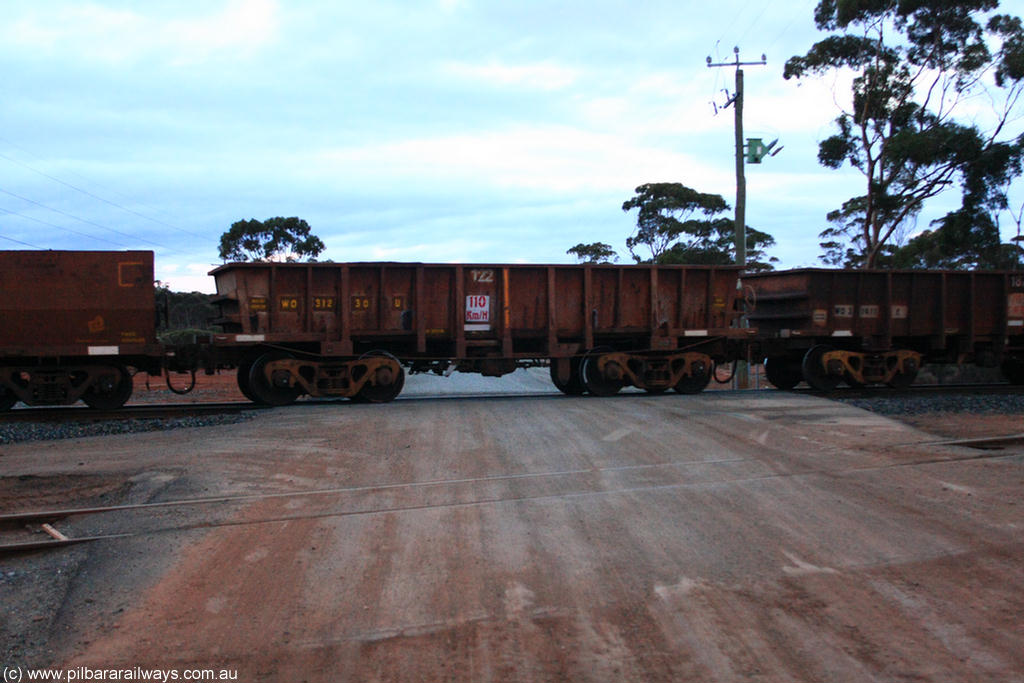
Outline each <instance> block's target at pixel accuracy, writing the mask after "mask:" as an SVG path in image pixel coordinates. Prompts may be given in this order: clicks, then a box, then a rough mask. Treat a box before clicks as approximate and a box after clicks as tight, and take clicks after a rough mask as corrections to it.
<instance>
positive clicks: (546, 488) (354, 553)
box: [0, 392, 1024, 682]
mask: <svg viewBox="0 0 1024 683" xmlns="http://www.w3.org/2000/svg"><path fill="white" fill-rule="evenodd" d="M937 440H938V439H937V438H936V437H930V436H929V435H927V434H925V433H923V432H920V431H917V430H914V429H911V428H909V427H906V426H903V425H900V424H897V423H895V422H891V421H889V420H886V419H884V418H880V417H876V416H873V415H869V414H867V413H864V412H861V411H859V410H856V409H853V408H849V407H844V406H842V405H838V404H835V403H832V402H828V401H825V400H822V399H815V398H810V397H802V396H793V395H785V394H781V393H779V392H772V393H765V394H756V395H744V394H705V395H701V396H688V397H684V396H665V397H651V398H648V397H642V396H630V397H621V398H613V399H602V400H599V399H588V398H578V399H576V398H568V397H535V398H490V399H487V400H460V399H449V400H443V401H424V400H409V401H400V402H395V403H393V404H390V405H386V406H361V405H348V404H338V405H331V404H328V405H316V406H296V407H293V408H290V409H280V410H274V411H268V412H265V413H261V414H260V415H259V416H257V417H256V418H255V419H254V420H253V421H250V422H247V423H244V424H240V425H231V426H224V427H211V428H205V429H199V430H182V431H178V432H172V433H157V434H153V435H147V436H146V437H145V438H144V439H141V438H138V437H133V436H130V435H129V436H124V437H116V436H115V437H104V438H96V439H83V440H79V441H75V442H61V443H51V444H18V445H14V446H8V447H3V449H2V459H0V467H2V468H3V469H4V471H5V473H6V474H7V476H9V477H10V476H21V477H23V478H25V479H23V482H29V484H32V483H33V482H34V484H33V485H35V484H38V486H39V487H43V486H44V485H46V483H47V482H50V484H51V487H52V486H58V487H60V486H63V487H65V488H66V489H68V490H71V489H74V488H75V487H76V486H77V487H78V488H79V493H80V495H82V496H85V495H86V494H85V493H82V491H87V493H88V495H89V496H93V498H90V499H89V500H90V501H93V502H94V501H95V500H96V499H97V498H96V497H97V496H102V495H104V494H102V493H100V491H104V490H105V491H107V494H109V495H108V498H116V499H118V500H124V501H133V502H139V501H143V500H145V501H160V500H178V499H183V498H196V497H208V496H221V495H238V494H254V493H264V494H277V493H295V494H302V495H294V496H279V497H266V498H254V499H245V500H239V501H235V502H231V503H222V504H217V505H201V506H195V507H187V508H172V509H165V510H153V511H149V512H145V513H142V514H136V515H118V516H113V517H111V516H108V517H104V518H92V517H84V518H81V519H74V520H68V521H67V523H66V525H65V527H64V528H65V529H66V533H69V535H72V536H74V535H82V534H85V533H95V532H98V531H106V532H110V531H130V532H132V533H138V534H139V535H135V536H132V537H129V538H126V539H119V540H111V541H105V542H100V543H94V544H90V545H89V546H87V547H79V548H77V549H73V550H67V551H58V552H54V553H50V554H46V555H34V556H28V557H21V558H7V559H5V560H2V561H0V562H2V563H3V564H2V565H0V569H3V571H7V572H13V573H14V575H15V577H16V578H15V579H11V580H9V581H8V582H7V584H5V585H4V586H0V587H2V588H6V589H7V592H8V595H7V596H6V597H9V598H10V599H11V600H12V602H11V603H10V604H13V605H15V608H14V609H13V611H12V613H13V614H15V615H18V614H20V615H21V616H20V617H18V618H20V619H21V620H22V621H25V620H26V619H27V618H28V617H26V616H25V614H24V613H23V612H24V611H25V610H28V609H29V608H30V607H31V605H28V604H27V603H25V602H24V601H25V600H27V599H28V598H26V597H24V596H26V595H35V594H36V593H38V592H39V591H40V590H41V588H40V584H42V583H45V582H46V581H48V580H49V581H52V582H53V584H54V586H55V587H53V588H52V590H54V591H56V592H55V593H54V594H53V595H52V596H49V597H46V596H43V597H40V596H39V595H36V597H35V598H33V599H35V600H36V601H37V602H39V601H41V602H42V603H43V604H42V608H44V609H46V610H47V612H46V618H45V619H42V620H36V621H26V623H20V622H18V623H16V622H17V619H18V618H15V617H8V623H7V624H6V626H7V627H8V628H22V629H25V632H26V633H27V635H25V637H24V638H23V640H22V641H17V639H15V640H14V642H15V644H16V645H17V650H16V651H15V652H14V653H13V654H12V655H10V656H11V657H16V656H21V657H22V658H23V659H25V660H26V661H25V665H42V664H53V665H62V666H68V667H71V666H95V667H114V666H160V667H164V668H175V667H177V668H186V667H188V668H194V667H200V668H206V667H214V668H218V669H219V668H227V669H237V670H239V672H240V676H239V679H240V680H255V681H260V680H268V681H303V680H308V681H399V680H401V681H448V680H450V681H496V682H497V681H501V682H505V681H546V680H566V681H632V680H645V681H686V680H693V681H744V680H751V681H1020V680H1024V562H1022V560H1024V486H1022V484H1024V455H1022V454H1021V453H1020V451H1017V452H1013V451H1000V452H982V451H975V450H970V449H967V448H963V447H949V446H935V445H931V444H930V443H929V442H931V441H937ZM881 442H885V443H889V444H892V445H890V446H888V447H885V448H879V447H877V446H876V445H875V444H877V443H881ZM104 482H105V484H104ZM89 483H91V485H92V488H88V487H86V486H85V485H86V484H89ZM29 484H25V485H26V486H28V485H29ZM104 486H107V488H106V489H104V488H103V487H104ZM83 487H85V488H83ZM83 499H84V498H83ZM46 502H52V500H51V501H46ZM26 507H28V506H27V505H26ZM203 524H213V525H214V526H211V527H209V528H206V527H203V526H200V525H203ZM169 529H173V530H169ZM54 568H60V569H61V570H62V572H63V573H62V576H61V577H60V578H57V577H56V574H55V573H54V571H55V570H54ZM48 569H49V570H51V571H50V573H49V574H47V570H48ZM18 582H21V583H18ZM33 591H35V592H36V593H33ZM19 596H21V597H19ZM19 610H20V611H19Z"/></svg>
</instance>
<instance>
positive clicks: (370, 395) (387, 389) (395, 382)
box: [353, 351, 405, 403]
mask: <svg viewBox="0 0 1024 683" xmlns="http://www.w3.org/2000/svg"><path fill="white" fill-rule="evenodd" d="M372 357H384V358H390V359H391V360H393V361H394V366H395V367H392V368H386V367H381V368H378V369H377V377H376V378H375V379H376V380H377V384H371V383H370V382H367V383H366V384H364V385H363V388H362V389H360V390H359V393H358V394H356V395H355V396H354V397H353V398H356V399H357V400H360V401H366V402H367V403H388V402H389V401H393V400H395V399H396V398H397V397H398V395H399V394H400V393H402V387H404V386H405V370H403V369H402V364H401V363H400V362H399V361H398V359H397V358H395V357H394V356H392V355H391V354H390V353H388V352H387V351H367V352H366V353H364V354H363V355H362V356H360V358H372ZM395 368H397V372H396V370H395Z"/></svg>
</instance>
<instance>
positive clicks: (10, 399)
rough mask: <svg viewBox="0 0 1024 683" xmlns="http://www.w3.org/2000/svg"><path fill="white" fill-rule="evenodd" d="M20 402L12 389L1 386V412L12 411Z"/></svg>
mask: <svg viewBox="0 0 1024 683" xmlns="http://www.w3.org/2000/svg"><path fill="white" fill-rule="evenodd" d="M17 402H18V397H17V396H15V395H14V392H13V391H11V390H10V389H8V388H6V387H4V386H2V385H0V412H3V411H5V410H10V409H11V408H13V407H14V404H15V403H17Z"/></svg>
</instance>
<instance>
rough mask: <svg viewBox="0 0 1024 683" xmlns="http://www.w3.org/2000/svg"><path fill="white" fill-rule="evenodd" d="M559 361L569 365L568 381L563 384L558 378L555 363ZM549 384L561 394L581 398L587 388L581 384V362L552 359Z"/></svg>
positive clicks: (569, 359) (575, 358)
mask: <svg viewBox="0 0 1024 683" xmlns="http://www.w3.org/2000/svg"><path fill="white" fill-rule="evenodd" d="M559 360H563V361H565V362H567V363H568V364H569V381H568V382H563V381H561V380H560V379H559V378H558V366H557V365H556V363H557V362H558V361H559ZM551 382H552V383H553V384H554V385H555V387H556V388H557V389H558V390H559V391H561V392H562V393H563V394H568V395H569V396H582V395H583V394H585V393H586V392H587V387H586V385H585V384H583V374H582V362H581V359H580V358H577V357H575V356H574V357H572V358H562V359H557V358H552V359H551Z"/></svg>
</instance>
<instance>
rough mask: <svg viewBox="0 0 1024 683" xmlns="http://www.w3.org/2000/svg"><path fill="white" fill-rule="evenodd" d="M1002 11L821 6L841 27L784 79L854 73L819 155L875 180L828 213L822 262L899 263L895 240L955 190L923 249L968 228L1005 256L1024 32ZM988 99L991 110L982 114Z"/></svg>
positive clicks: (896, 0)
mask: <svg viewBox="0 0 1024 683" xmlns="http://www.w3.org/2000/svg"><path fill="white" fill-rule="evenodd" d="M998 7H999V3H998V0H890V1H885V2H881V1H879V0H820V1H819V3H818V5H817V8H816V10H815V15H814V18H815V22H816V24H817V26H818V28H819V29H820V30H822V31H830V32H833V34H832V35H829V36H828V37H827V38H825V39H823V40H821V41H819V42H817V43H815V44H814V45H813V46H812V47H811V49H810V50H809V51H808V52H807V54H805V55H803V56H795V57H792V58H791V59H789V61H787V62H786V67H785V70H784V76H785V78H787V79H789V78H803V77H806V76H809V75H814V74H818V75H820V74H824V73H828V72H836V71H840V70H848V71H850V72H852V73H853V75H854V78H853V81H852V92H851V93H850V99H849V101H848V102H849V104H848V106H847V107H845V108H844V109H843V110H842V112H841V113H840V115H839V116H838V118H836V120H835V123H836V127H837V129H838V130H837V132H836V133H835V134H833V135H831V136H830V137H828V138H827V139H825V140H823V141H822V142H821V143H820V146H819V150H818V160H819V162H820V163H821V164H822V165H824V166H826V167H827V168H833V169H838V168H841V167H843V166H845V165H846V164H849V165H850V166H852V167H853V168H855V169H857V170H858V171H860V172H861V173H862V174H863V175H864V177H865V181H866V186H865V192H864V193H863V194H861V195H858V196H856V197H852V198H851V199H849V200H847V201H846V202H845V203H844V204H843V206H842V207H840V208H839V209H836V210H835V211H832V212H831V213H829V214H828V220H829V221H830V222H831V223H832V226H831V227H829V228H828V229H826V230H825V231H823V232H822V233H821V237H822V239H823V241H822V248H823V249H824V250H825V256H824V257H823V260H825V261H826V262H828V263H832V264H836V265H839V264H842V265H853V266H864V267H874V266H878V265H885V264H886V263H887V262H893V261H894V259H893V258H891V257H894V256H895V255H896V252H897V251H898V248H897V245H895V244H894V243H895V242H899V241H900V238H901V237H902V236H904V235H905V234H906V233H907V232H909V231H910V228H911V227H912V225H913V221H914V219H915V218H916V217H917V216H918V215H919V214H920V212H921V210H922V209H923V208H924V206H925V203H926V202H927V201H928V200H929V199H931V198H933V197H935V196H937V195H939V194H941V193H943V192H945V191H946V190H948V189H949V188H951V187H955V186H959V188H960V190H961V195H962V200H961V206H960V208H958V209H955V210H953V211H951V212H950V213H949V214H947V215H946V216H945V217H944V218H941V219H939V220H937V221H935V222H934V223H933V230H932V231H930V232H929V233H928V234H929V235H930V236H928V237H923V239H922V240H921V241H920V242H919V243H918V245H917V246H916V247H915V249H917V248H923V247H924V246H925V244H924V243H925V242H928V243H929V246H928V249H924V250H923V251H930V250H933V249H935V248H938V247H937V246H936V245H939V246H941V245H943V244H945V245H947V247H948V246H950V245H952V244H954V243H955V242H956V237H957V236H960V237H963V236H964V235H970V236H971V238H972V243H973V244H974V245H975V247H976V248H977V250H979V251H978V254H979V255H980V254H981V252H986V253H990V254H991V253H995V252H999V251H1005V249H1003V247H1002V246H1001V247H999V248H998V249H996V248H995V245H994V244H993V242H994V243H998V242H999V241H1000V238H999V230H998V214H999V213H1000V212H1002V211H1004V210H1006V209H1007V208H1008V205H1007V190H1008V187H1009V185H1010V183H1011V182H1012V181H1013V180H1014V179H1015V178H1017V177H1018V176H1020V174H1021V164H1022V160H1024V135H1019V136H1018V137H1016V138H1014V137H1012V136H1011V137H1006V132H1007V131H1006V128H1007V123H1009V122H1011V121H1013V120H1014V119H1015V117H1018V116H1019V115H1020V113H1021V104H1022V102H1021V94H1022V91H1024V28H1022V24H1021V20H1020V18H1018V17H1012V16H1009V15H1000V14H993V12H994V11H995V10H996V9H997V8H998ZM982 94H984V95H986V96H987V100H988V101H990V102H991V103H992V106H991V111H989V112H983V113H979V112H978V107H977V103H978V102H981V101H982V100H981V99H979V98H978V97H976V96H978V95H982ZM972 103H973V104H972ZM958 117H959V119H958ZM907 246H908V247H909V246H910V245H909V244H908V245H907ZM1004 246H1007V245H1004ZM1009 246H1012V245H1009ZM923 251H920V253H923ZM906 256H907V252H904V257H906ZM983 260H984V259H983Z"/></svg>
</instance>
